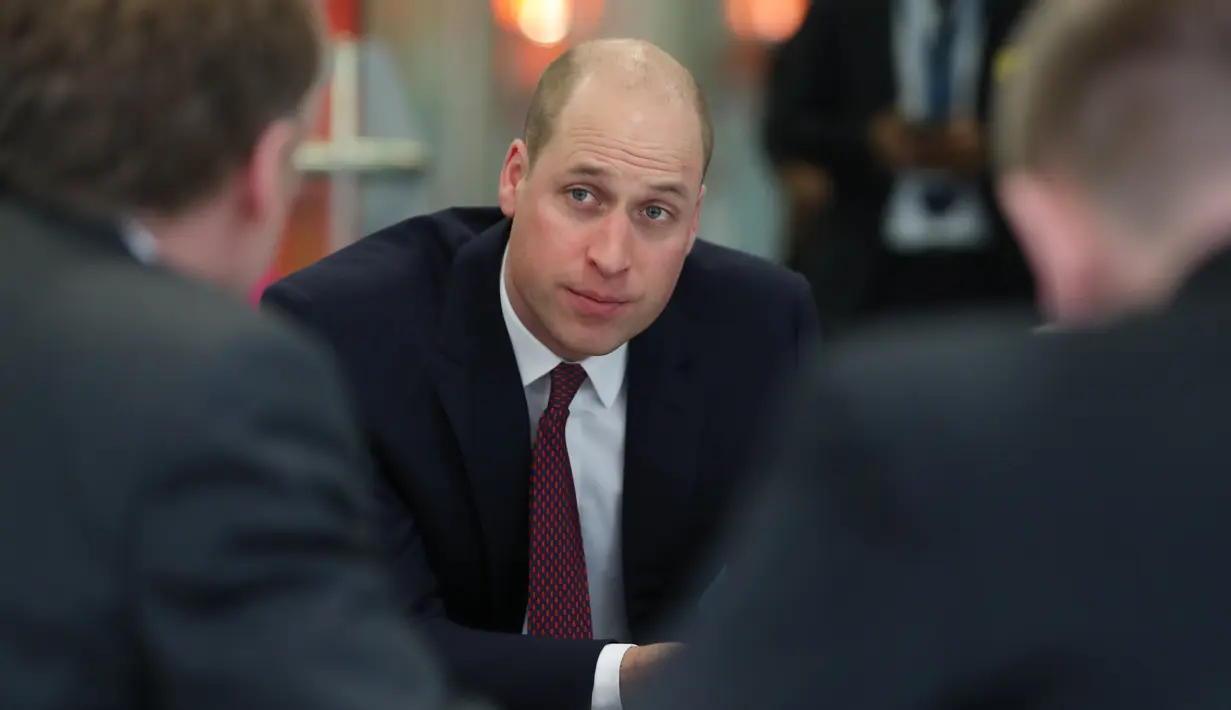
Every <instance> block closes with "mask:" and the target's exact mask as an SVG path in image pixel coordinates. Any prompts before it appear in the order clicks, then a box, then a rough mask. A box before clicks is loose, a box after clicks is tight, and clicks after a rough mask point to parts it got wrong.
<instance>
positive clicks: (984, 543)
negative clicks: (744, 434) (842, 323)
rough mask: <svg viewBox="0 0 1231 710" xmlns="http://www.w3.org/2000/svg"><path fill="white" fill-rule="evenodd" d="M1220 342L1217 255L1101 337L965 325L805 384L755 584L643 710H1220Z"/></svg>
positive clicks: (781, 462) (760, 521)
mask: <svg viewBox="0 0 1231 710" xmlns="http://www.w3.org/2000/svg"><path fill="white" fill-rule="evenodd" d="M1229 320H1231V254H1227V255H1224V256H1222V257H1220V258H1219V259H1217V260H1216V261H1215V262H1213V263H1211V264H1210V265H1209V266H1208V267H1207V268H1206V269H1205V270H1204V271H1203V272H1201V273H1200V274H1198V275H1197V276H1196V278H1194V279H1193V280H1192V281H1191V283H1190V284H1189V286H1188V287H1187V289H1186V290H1185V291H1184V293H1183V294H1182V295H1181V297H1180V299H1179V301H1178V302H1177V304H1176V305H1175V307H1174V308H1173V309H1172V310H1171V311H1169V312H1167V313H1164V314H1161V315H1156V316H1150V317H1145V318H1139V319H1136V320H1134V321H1133V322H1130V323H1125V324H1122V325H1120V326H1117V327H1113V328H1109V329H1106V330H1104V331H1101V332H1087V333H1070V334H1046V335H1043V334H1026V333H1023V332H1012V331H1006V330H1005V329H1004V328H1002V327H1001V326H1000V325H999V324H984V323H976V324H963V325H960V326H955V327H953V328H947V329H940V330H939V332H938V331H937V330H936V329H928V331H927V333H926V334H925V333H924V332H908V333H894V334H885V335H883V336H881V337H879V338H876V339H870V340H869V341H866V342H863V343H861V344H859V345H858V346H855V345H852V346H851V348H850V349H849V350H844V351H843V352H841V353H840V354H836V355H834V357H833V359H831V360H828V361H825V362H822V363H818V364H817V365H816V366H814V367H812V368H811V371H810V372H809V374H808V377H807V379H806V380H805V381H804V383H803V385H802V387H801V391H800V395H799V397H798V399H797V402H796V403H795V404H794V406H793V407H792V408H791V410H790V419H789V424H787V425H786V426H785V427H784V434H783V436H782V437H780V438H779V440H778V441H779V447H778V451H779V455H777V456H776V463H775V469H776V470H777V471H778V473H779V474H780V475H779V476H778V477H777V478H776V484H775V485H774V486H772V487H771V490H770V491H769V492H768V494H767V495H766V496H765V497H764V499H763V500H762V501H761V504H760V505H759V506H758V508H757V511H756V513H755V515H754V516H753V519H752V520H751V521H750V523H749V527H748V528H747V529H746V539H745V542H744V543H743V548H742V550H741V551H740V552H739V553H738V554H737V555H736V556H735V557H736V559H738V560H742V561H743V563H745V564H747V565H748V567H749V569H746V570H743V571H742V573H741V574H742V575H743V576H742V577H740V578H732V582H731V584H730V585H729V586H728V587H727V588H726V590H725V591H726V594H725V597H724V598H723V599H722V600H721V601H719V602H716V604H717V608H716V609H715V616H716V617H719V618H721V620H722V621H721V624H718V625H715V626H713V627H712V628H710V629H709V630H708V631H706V632H704V633H702V634H701V636H702V637H703V639H702V640H700V641H698V643H697V644H696V645H694V646H693V647H692V648H693V649H694V651H695V653H694V655H692V656H691V657H685V658H683V659H682V660H681V665H680V666H679V667H677V668H674V669H671V671H670V674H671V675H672V676H673V677H671V678H670V679H665V680H667V681H668V682H667V685H669V686H670V689H669V690H667V691H666V692H665V693H664V696H658V697H656V699H655V700H656V702H654V703H652V704H651V705H652V707H654V708H669V707H670V708H674V707H698V708H701V707H704V708H710V709H712V710H724V709H726V708H730V709H731V710H734V709H735V708H751V707H756V708H759V709H764V710H778V709H783V710H785V709H786V708H792V709H793V708H801V707H818V708H825V707H834V708H838V707H841V708H848V709H850V710H865V709H869V710H870V709H871V708H876V709H877V710H884V709H886V708H930V709H934V710H958V709H961V710H979V709H984V708H986V709H987V710H1004V709H1006V708H1013V709H1014V710H1044V709H1048V710H1051V709H1059V708H1065V709H1069V708H1071V709H1073V710H1077V709H1079V708H1080V709H1081V710H1091V709H1094V708H1098V709H1102V708H1117V709H1133V708H1141V709H1142V710H1146V709H1149V710H1157V709H1158V708H1184V707H1208V706H1209V705H1206V702H1208V701H1210V700H1212V699H1214V698H1219V697H1221V698H1225V697H1227V694H1228V692H1229V691H1231V675H1229V674H1228V668H1229V667H1231V614H1228V613H1227V600H1228V599H1229V598H1231V572H1228V570H1227V566H1226V565H1225V564H1223V563H1222V562H1223V558H1224V557H1225V556H1226V541H1227V540H1228V538H1231V517H1229V516H1228V512H1227V511H1228V509H1229V508H1231V476H1228V475H1227V466H1228V463H1227V462H1228V456H1229V455H1231V439H1228V436H1227V427H1228V424H1227V417H1226V416H1225V413H1224V410H1225V407H1226V404H1227V402H1228V401H1231V370H1229V369H1228V363H1231V331H1228V329H1227V323H1228V322H1229ZM685 700H686V702H685Z"/></svg>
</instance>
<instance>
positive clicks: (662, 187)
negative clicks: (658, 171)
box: [650, 180, 688, 199]
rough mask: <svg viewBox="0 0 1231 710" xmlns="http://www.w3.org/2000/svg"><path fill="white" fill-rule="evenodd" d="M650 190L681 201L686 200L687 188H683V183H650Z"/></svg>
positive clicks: (673, 181) (672, 181)
mask: <svg viewBox="0 0 1231 710" xmlns="http://www.w3.org/2000/svg"><path fill="white" fill-rule="evenodd" d="M650 189H651V190H653V191H654V192H661V193H666V194H669V195H675V196H676V197H679V198H681V199H687V198H688V188H687V187H685V186H684V183H682V182H677V181H675V180H671V181H668V182H656V183H651V184H650Z"/></svg>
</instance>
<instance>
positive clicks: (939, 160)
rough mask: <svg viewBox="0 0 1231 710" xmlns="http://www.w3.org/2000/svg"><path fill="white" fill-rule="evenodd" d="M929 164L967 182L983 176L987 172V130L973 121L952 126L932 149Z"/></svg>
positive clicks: (959, 122)
mask: <svg viewBox="0 0 1231 710" xmlns="http://www.w3.org/2000/svg"><path fill="white" fill-rule="evenodd" d="M925 162H926V163H927V164H928V167H934V168H939V169H941V170H947V171H949V172H951V173H953V174H955V175H958V176H960V177H964V178H978V177H980V176H982V175H983V173H984V172H985V171H986V169H987V154H986V148H985V146H984V141H983V129H982V128H981V127H980V126H979V124H978V123H976V122H974V121H971V120H969V119H962V120H956V121H953V122H951V123H949V125H948V126H946V127H945V129H944V130H942V131H941V132H940V133H939V134H938V135H936V136H935V139H934V141H932V142H931V144H930V145H929V146H928V148H927V150H926V156H925Z"/></svg>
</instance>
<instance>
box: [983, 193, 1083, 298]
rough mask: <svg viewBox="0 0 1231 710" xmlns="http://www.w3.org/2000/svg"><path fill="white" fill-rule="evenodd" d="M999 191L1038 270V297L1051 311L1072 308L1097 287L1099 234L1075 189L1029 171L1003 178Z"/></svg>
mask: <svg viewBox="0 0 1231 710" xmlns="http://www.w3.org/2000/svg"><path fill="white" fill-rule="evenodd" d="M997 195H998V197H999V199H1000V204H1001V206H1002V207H1003V209H1004V213H1005V216H1006V217H1007V218H1008V220H1009V222H1010V224H1011V226H1012V227H1013V232H1014V235H1015V236H1016V238H1017V241H1018V244H1019V245H1020V246H1021V250H1022V254H1023V255H1024V256H1025V257H1026V260H1027V262H1028V263H1029V264H1030V270H1031V272H1032V273H1033V274H1034V281H1035V284H1036V286H1037V290H1038V295H1039V299H1040V301H1041V305H1042V306H1043V308H1044V310H1045V311H1048V312H1050V313H1052V314H1053V315H1056V314H1059V313H1061V312H1067V311H1070V310H1072V304H1073V303H1074V302H1075V301H1079V300H1082V299H1083V298H1084V296H1083V295H1082V294H1083V292H1084V291H1085V290H1086V289H1088V288H1092V287H1093V282H1094V280H1095V279H1094V275H1093V270H1097V267H1098V260H1099V259H1098V249H1097V240H1098V238H1099V237H1098V235H1097V234H1095V225H1094V224H1092V223H1091V221H1090V219H1089V215H1088V214H1087V212H1085V211H1084V210H1085V207H1084V206H1083V205H1084V202H1083V200H1082V199H1080V193H1078V192H1077V188H1076V187H1075V186H1073V185H1071V184H1069V183H1066V182H1064V181H1062V180H1059V179H1048V178H1047V177H1045V176H1042V175H1034V174H1028V173H1016V174H1009V175H1006V176H1005V177H1003V178H1001V180H1000V183H999V185H998V186H997Z"/></svg>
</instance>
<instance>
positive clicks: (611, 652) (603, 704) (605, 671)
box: [590, 643, 633, 710]
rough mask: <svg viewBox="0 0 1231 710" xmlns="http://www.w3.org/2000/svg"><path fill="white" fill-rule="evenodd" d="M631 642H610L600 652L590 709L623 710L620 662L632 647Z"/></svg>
mask: <svg viewBox="0 0 1231 710" xmlns="http://www.w3.org/2000/svg"><path fill="white" fill-rule="evenodd" d="M632 647H633V644H631V643H610V644H607V645H606V646H604V647H603V650H602V651H601V652H599V654H598V663H596V664H595V665H594V694H593V695H592V696H590V710H622V708H623V703H622V701H621V700H620V664H621V663H623V661H624V654H625V653H628V649H630V648H632Z"/></svg>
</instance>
